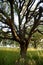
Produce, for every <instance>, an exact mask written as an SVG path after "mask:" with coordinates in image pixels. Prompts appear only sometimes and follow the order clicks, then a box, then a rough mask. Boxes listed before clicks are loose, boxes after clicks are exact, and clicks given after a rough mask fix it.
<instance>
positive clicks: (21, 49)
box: [20, 44, 27, 59]
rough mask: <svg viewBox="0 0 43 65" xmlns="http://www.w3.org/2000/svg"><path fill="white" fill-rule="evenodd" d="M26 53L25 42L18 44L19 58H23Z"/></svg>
mask: <svg viewBox="0 0 43 65" xmlns="http://www.w3.org/2000/svg"><path fill="white" fill-rule="evenodd" d="M26 53H27V47H26V45H25V44H23V45H20V56H21V58H23V59H25V58H26Z"/></svg>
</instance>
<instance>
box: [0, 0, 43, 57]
mask: <svg viewBox="0 0 43 65" xmlns="http://www.w3.org/2000/svg"><path fill="white" fill-rule="evenodd" d="M35 2H36V0H1V4H0V5H2V6H0V22H1V23H3V24H4V26H3V25H2V26H1V29H2V31H3V32H2V33H4V34H3V36H0V38H3V39H10V40H15V41H17V42H19V44H20V49H21V50H20V55H21V57H22V58H25V57H26V52H27V48H28V44H29V42H30V39H31V37H32V35H33V34H34V33H35V32H36V31H37V26H38V25H40V24H41V22H42V21H43V19H42V20H41V17H42V12H43V8H42V7H40V5H39V4H40V3H43V0H40V1H39V2H38V3H37V4H36V6H35V8H33V6H34V4H35ZM32 9H33V10H32ZM15 14H16V16H17V18H18V20H17V21H15ZM17 23H18V25H17ZM42 23H43V22H42ZM5 28H6V29H7V31H5ZM28 28H30V30H29V31H27V29H28ZM3 29H4V30H3ZM38 32H39V33H42V34H43V32H41V31H39V30H38Z"/></svg>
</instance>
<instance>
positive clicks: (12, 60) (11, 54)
mask: <svg viewBox="0 0 43 65" xmlns="http://www.w3.org/2000/svg"><path fill="white" fill-rule="evenodd" d="M19 51H20V50H19V49H17V48H0V65H17V64H16V62H17V59H18V58H19V57H20V55H19V54H20V53H19ZM26 61H27V63H28V65H43V50H36V49H35V50H30V49H28V51H27V57H26ZM20 65H23V62H20Z"/></svg>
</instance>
